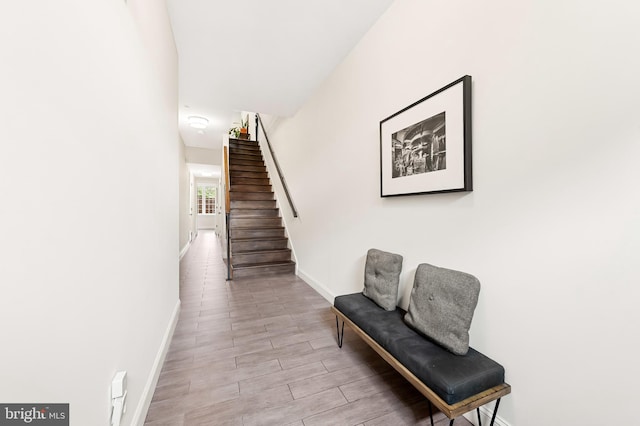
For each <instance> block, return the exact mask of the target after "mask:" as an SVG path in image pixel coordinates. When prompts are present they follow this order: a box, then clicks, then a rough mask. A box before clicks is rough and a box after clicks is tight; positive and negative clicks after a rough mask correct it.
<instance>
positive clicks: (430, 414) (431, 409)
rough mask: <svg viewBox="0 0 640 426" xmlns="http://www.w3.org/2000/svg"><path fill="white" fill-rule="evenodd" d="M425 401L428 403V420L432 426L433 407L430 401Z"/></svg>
mask: <svg viewBox="0 0 640 426" xmlns="http://www.w3.org/2000/svg"><path fill="white" fill-rule="evenodd" d="M427 401H428V402H429V418H430V419H431V426H433V407H432V405H431V401H429V400H428V399H427Z"/></svg>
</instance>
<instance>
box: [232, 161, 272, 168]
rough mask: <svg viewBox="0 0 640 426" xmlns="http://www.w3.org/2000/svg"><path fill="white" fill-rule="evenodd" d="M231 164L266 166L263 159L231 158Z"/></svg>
mask: <svg viewBox="0 0 640 426" xmlns="http://www.w3.org/2000/svg"><path fill="white" fill-rule="evenodd" d="M229 165H231V166H250V167H264V163H263V162H262V161H250V160H231V162H230V163H229Z"/></svg>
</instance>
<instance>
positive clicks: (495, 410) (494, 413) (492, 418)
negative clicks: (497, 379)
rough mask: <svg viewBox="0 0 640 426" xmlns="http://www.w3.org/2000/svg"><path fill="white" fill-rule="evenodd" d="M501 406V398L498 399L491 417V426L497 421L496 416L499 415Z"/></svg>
mask: <svg viewBox="0 0 640 426" xmlns="http://www.w3.org/2000/svg"><path fill="white" fill-rule="evenodd" d="M499 406H500V398H498V399H496V406H495V408H494V409H493V416H491V426H493V422H494V421H495V420H496V415H497V414H498V407H499Z"/></svg>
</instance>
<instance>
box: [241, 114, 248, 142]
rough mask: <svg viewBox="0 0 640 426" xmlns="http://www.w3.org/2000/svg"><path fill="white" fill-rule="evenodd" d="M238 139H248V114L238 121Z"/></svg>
mask: <svg viewBox="0 0 640 426" xmlns="http://www.w3.org/2000/svg"><path fill="white" fill-rule="evenodd" d="M240 139H249V114H247V115H246V116H244V117H243V118H242V123H240Z"/></svg>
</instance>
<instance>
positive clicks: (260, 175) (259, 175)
mask: <svg viewBox="0 0 640 426" xmlns="http://www.w3.org/2000/svg"><path fill="white" fill-rule="evenodd" d="M229 177H230V178H231V179H236V178H250V179H269V175H268V174H267V172H243V171H241V170H232V171H231V173H230V174H229Z"/></svg>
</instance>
